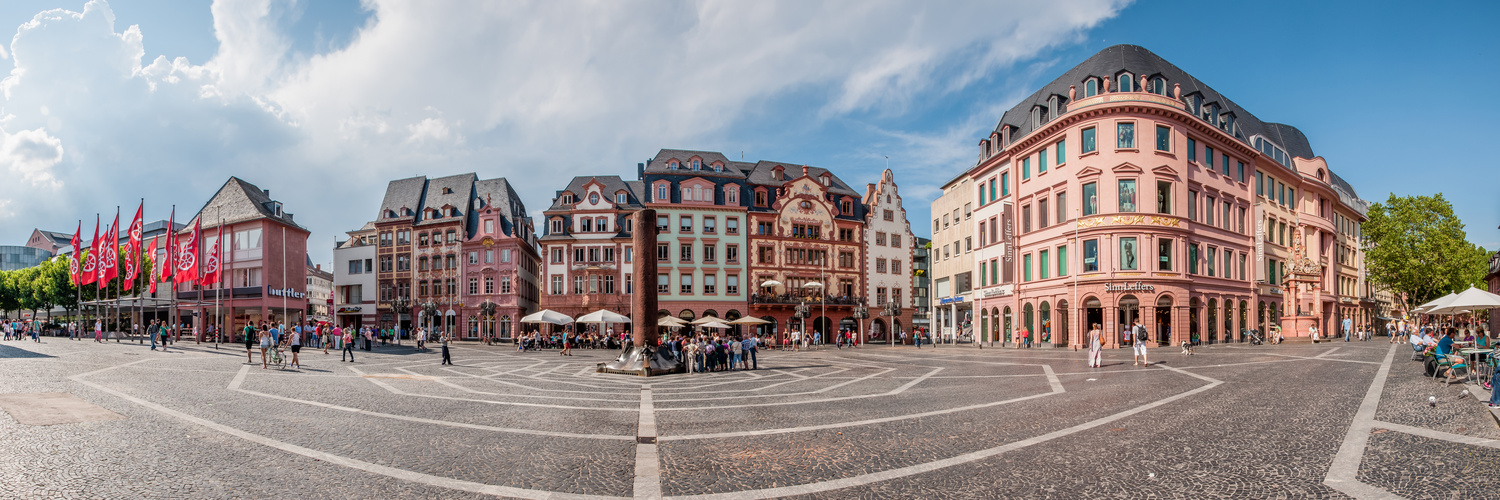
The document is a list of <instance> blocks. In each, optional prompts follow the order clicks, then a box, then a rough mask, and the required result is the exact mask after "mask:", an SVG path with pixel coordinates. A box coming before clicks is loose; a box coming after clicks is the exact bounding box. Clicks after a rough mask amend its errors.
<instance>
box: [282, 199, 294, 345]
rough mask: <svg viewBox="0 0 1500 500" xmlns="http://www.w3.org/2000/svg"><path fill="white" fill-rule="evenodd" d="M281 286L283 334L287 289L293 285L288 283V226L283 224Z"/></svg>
mask: <svg viewBox="0 0 1500 500" xmlns="http://www.w3.org/2000/svg"><path fill="white" fill-rule="evenodd" d="M281 286H282V288H283V290H282V291H281V325H282V328H281V330H282V331H281V334H282V335H286V322H287V309H286V295H287V294H286V289H290V288H292V286H291V285H289V284H287V282H286V226H281Z"/></svg>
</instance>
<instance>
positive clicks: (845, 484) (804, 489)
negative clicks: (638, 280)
mask: <svg viewBox="0 0 1500 500" xmlns="http://www.w3.org/2000/svg"><path fill="white" fill-rule="evenodd" d="M1163 368H1167V367H1165V366H1163ZM1167 369H1169V370H1173V371H1177V372H1180V373H1182V374H1184V375H1188V376H1191V377H1195V378H1199V379H1203V380H1211V381H1212V382H1210V383H1208V384H1207V385H1204V386H1202V387H1198V388H1196V389H1192V390H1189V391H1187V392H1183V393H1181V394H1177V395H1174V396H1169V397H1167V398H1164V399H1159V400H1156V401H1153V402H1150V403H1146V404H1143V405H1140V406H1137V407H1135V408H1131V409H1129V410H1125V411H1121V412H1119V413H1115V414H1113V415H1109V416H1105V417H1101V418H1098V419H1094V420H1091V421H1088V422H1084V423H1082V424H1078V425H1075V426H1072V427H1068V428H1066V429H1059V430H1056V431H1052V432H1049V433H1046V434H1043V435H1040V436H1035V437H1031V438H1027V439H1022V440H1020V441H1015V442H1012V443H1009V444H1004V445H1001V446H996V447H994V448H988V449H984V450H979V451H975V452H970V453H965V454H962V455H959V456H956V457H951V458H945V459H942V460H937V461H933V462H928V463H924V464H917V465H911V466H907V467H901V468H896V469H890V470H884V471H880V472H873V473H869V474H863V475H859V476H853V477H846V478H842V479H834V480H830V481H821V482H816V483H808V484H799V485H795V486H783V487H779V488H765V489H759V490H744V491H735V492H729V493H708V494H702V495H684V496H677V497H668V498H671V499H674V500H739V499H746V498H776V497H784V496H793V495H811V494H814V493H821V492H825V491H833V490H840V489H844V488H852V487H855V486H863V485H866V484H872V483H879V482H884V481H890V480H894V479H900V478H903V477H908V476H913V475H917V474H922V473H926V472H932V471H936V470H940V469H944V468H947V467H952V466H955V465H962V464H966V463H969V462H974V461H978V460H983V459H986V458H990V457H993V456H996V455H1000V454H1002V453H1006V452H1010V451H1015V450H1019V449H1022V448H1026V447H1029V446H1033V445H1037V444H1041V443H1045V442H1047V441H1051V440H1053V439H1057V438H1060V437H1065V436H1069V435H1072V434H1076V433H1078V432H1082V431H1086V430H1089V429H1093V428H1095V427H1099V426H1102V425H1105V424H1108V423H1111V422H1114V421H1116V420H1120V419H1123V418H1127V417H1130V416H1134V415H1137V414H1140V413H1143V412H1146V411H1149V410H1152V409H1155V408H1159V407H1161V406H1164V405H1167V404H1171V403H1173V402H1176V401H1178V400H1181V399H1184V398H1188V397H1192V396H1194V395H1197V394H1201V393H1203V392H1204V391H1208V390H1211V389H1213V388H1215V387H1218V386H1219V385H1220V384H1223V383H1224V382H1223V381H1222V380H1217V379H1213V378H1209V377H1205V376H1202V375H1198V374H1194V373H1189V372H1187V371H1183V370H1180V369H1176V368H1167Z"/></svg>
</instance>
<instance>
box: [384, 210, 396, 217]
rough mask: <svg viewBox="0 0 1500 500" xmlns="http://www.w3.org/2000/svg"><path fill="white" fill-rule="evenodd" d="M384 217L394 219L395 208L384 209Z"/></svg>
mask: <svg viewBox="0 0 1500 500" xmlns="http://www.w3.org/2000/svg"><path fill="white" fill-rule="evenodd" d="M385 218H387V219H394V218H396V211H395V210H386V211H385Z"/></svg>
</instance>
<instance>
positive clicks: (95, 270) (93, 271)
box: [79, 215, 99, 285]
mask: <svg viewBox="0 0 1500 500" xmlns="http://www.w3.org/2000/svg"><path fill="white" fill-rule="evenodd" d="M79 272H81V273H83V274H82V275H80V276H79V279H80V281H79V282H80V283H83V284H85V285H87V284H89V283H93V282H96V281H99V216H97V215H95V216H94V239H92V240H89V254H88V255H86V256H84V258H83V267H82V268H81V269H79Z"/></svg>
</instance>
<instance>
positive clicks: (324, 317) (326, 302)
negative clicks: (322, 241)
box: [307, 264, 333, 321]
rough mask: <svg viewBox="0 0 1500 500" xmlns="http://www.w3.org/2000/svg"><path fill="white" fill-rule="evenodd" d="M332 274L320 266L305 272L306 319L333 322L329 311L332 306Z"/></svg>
mask: <svg viewBox="0 0 1500 500" xmlns="http://www.w3.org/2000/svg"><path fill="white" fill-rule="evenodd" d="M332 298H333V273H330V272H328V271H327V270H325V269H323V265H322V264H318V265H316V266H313V267H312V268H310V269H308V270H307V318H308V319H310V320H313V321H333V316H332V315H331V313H330V309H331V308H332V306H333V301H332V300H330V299H332Z"/></svg>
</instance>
